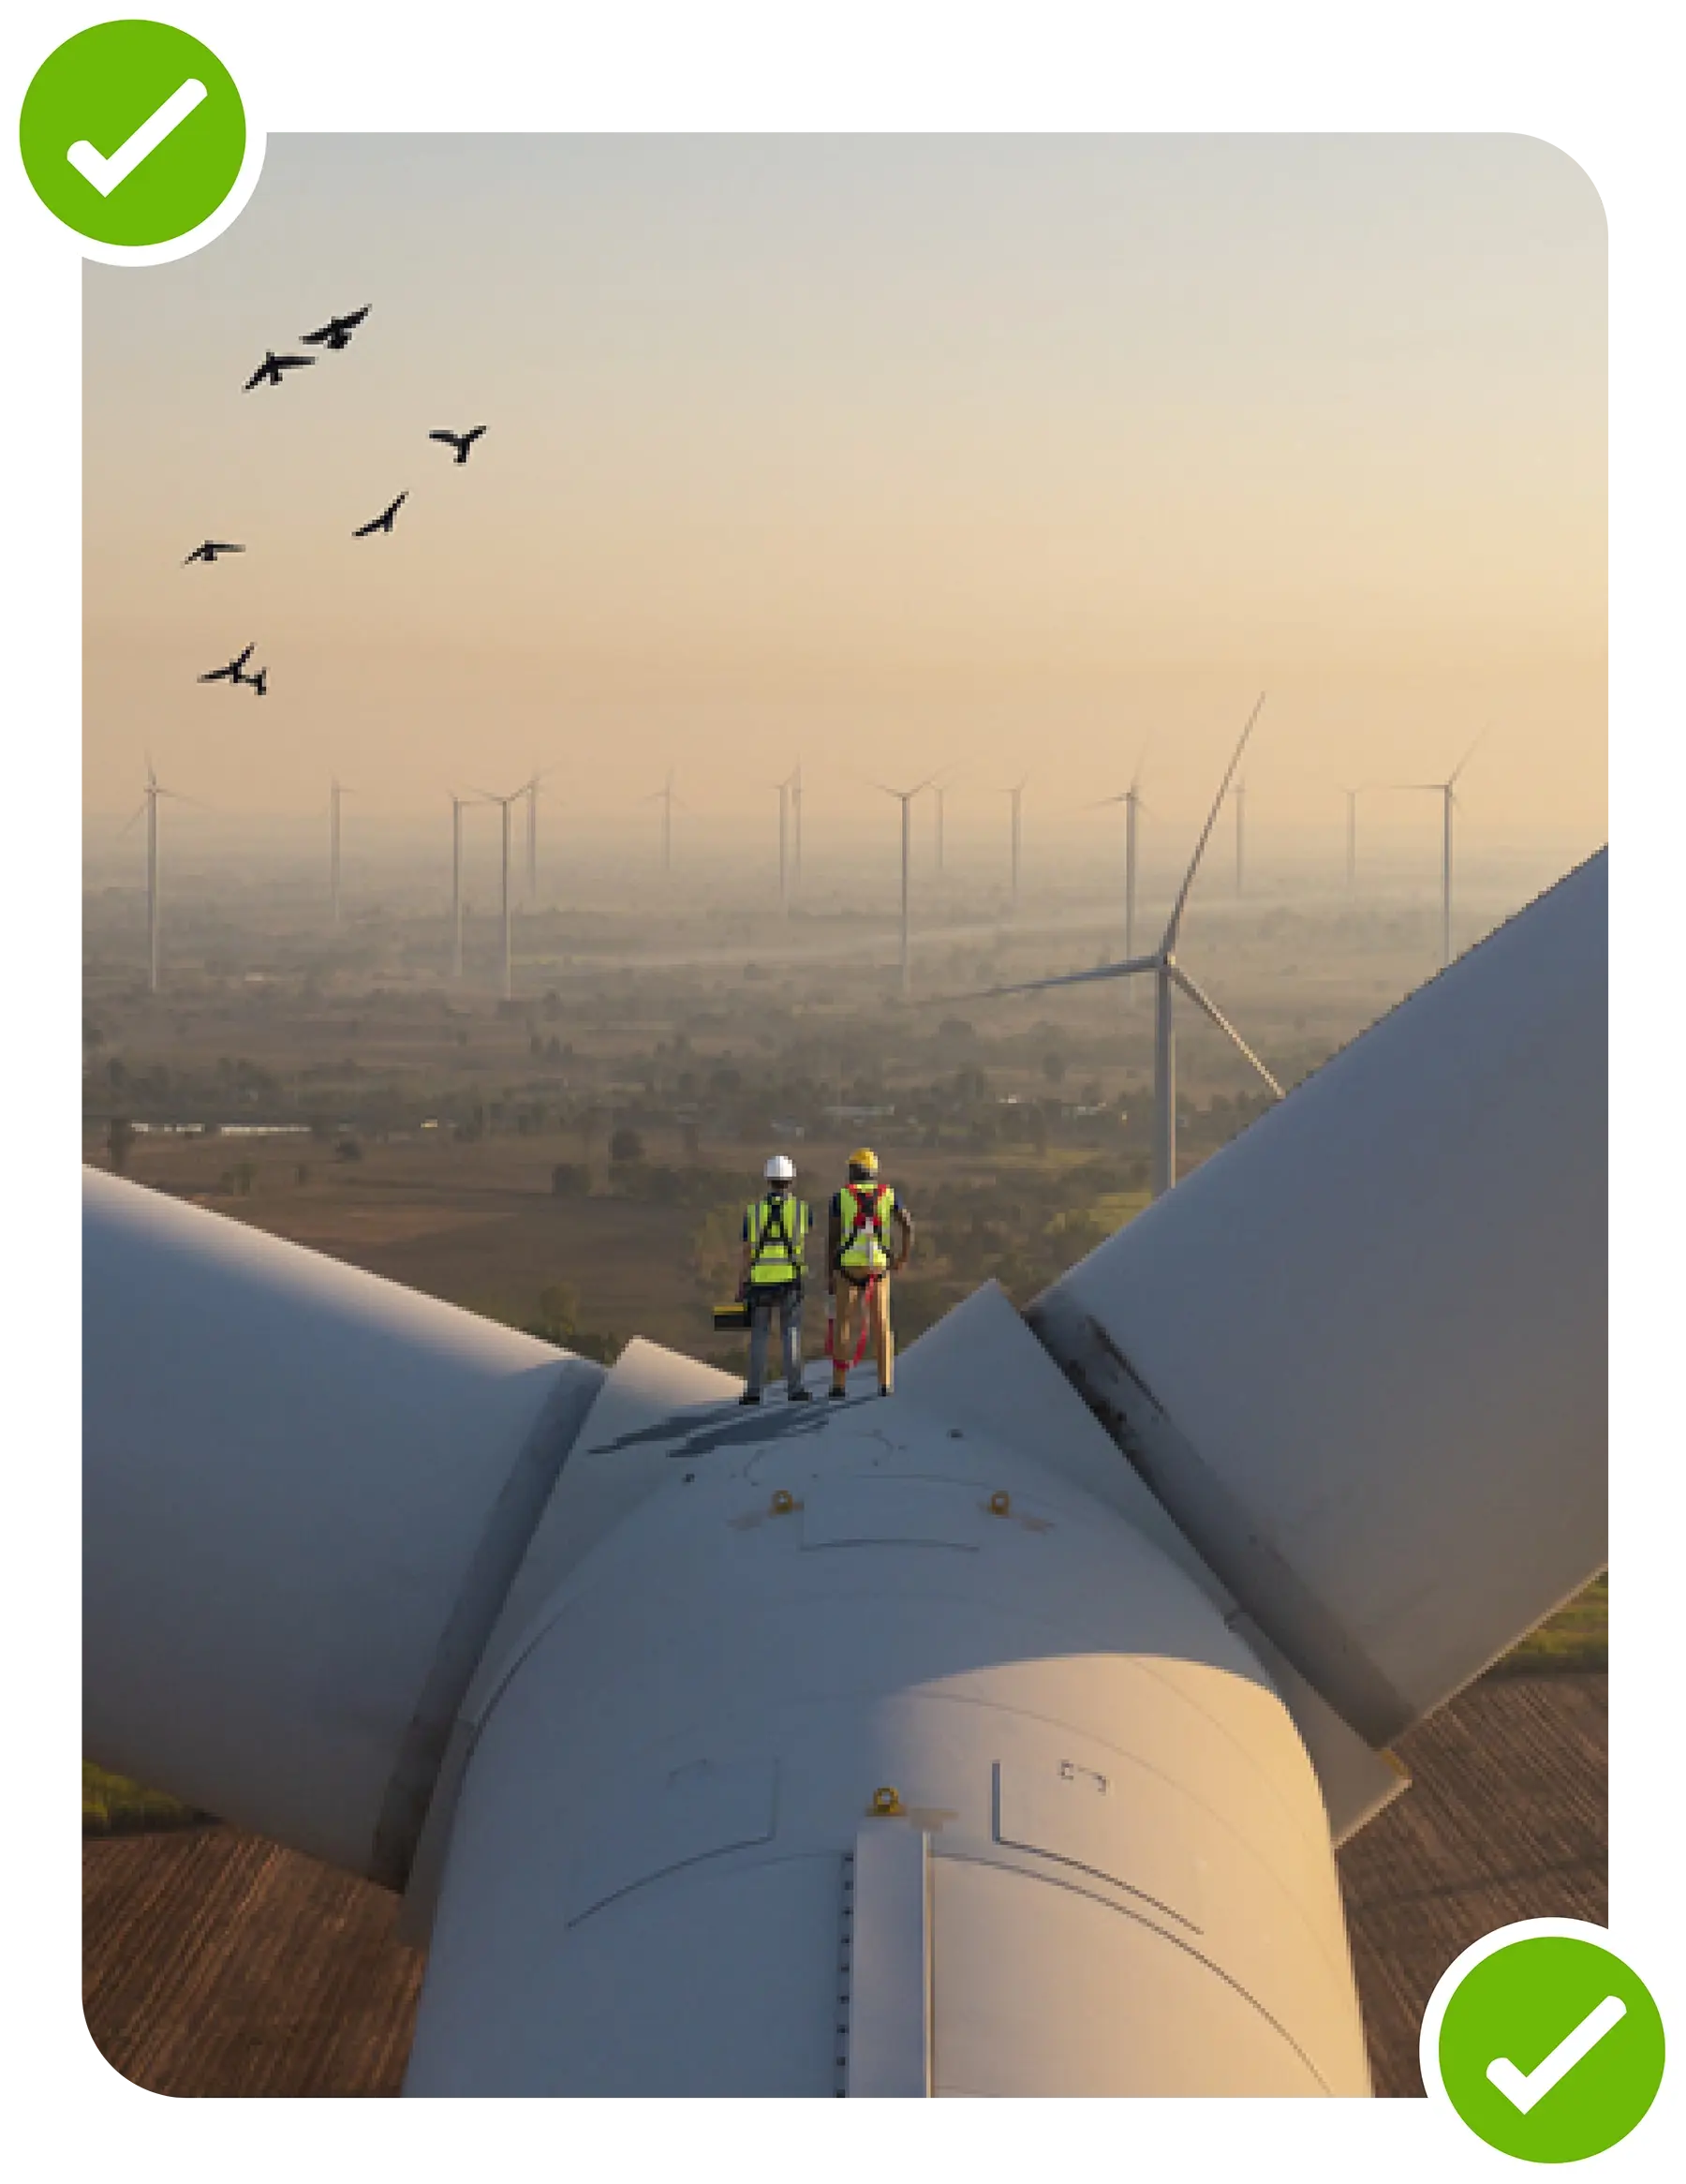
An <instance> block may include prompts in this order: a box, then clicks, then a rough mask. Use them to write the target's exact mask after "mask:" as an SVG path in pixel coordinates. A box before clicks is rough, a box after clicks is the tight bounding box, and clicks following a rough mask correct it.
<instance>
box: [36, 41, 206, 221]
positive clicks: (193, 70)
mask: <svg viewBox="0 0 1686 2184" xmlns="http://www.w3.org/2000/svg"><path fill="white" fill-rule="evenodd" d="M191 83H199V84H202V85H203V87H204V93H205V96H204V97H202V98H200V100H199V101H198V103H197V104H195V105H194V106H192V108H191V110H190V111H187V110H185V103H184V102H185V92H184V87H185V86H186V85H188V84H191ZM178 95H182V100H180V101H178V104H179V105H180V106H181V108H182V111H181V118H180V119H179V120H175V121H174V125H173V126H170V127H169V128H168V130H167V132H166V133H163V134H161V135H160V137H159V141H157V142H156V143H155V144H150V143H149V136H148V134H143V133H142V132H150V131H152V130H154V129H155V126H156V118H157V117H160V116H161V115H162V114H163V113H164V110H165V109H166V107H167V105H168V102H169V101H170V100H171V99H172V98H177V97H178ZM171 111H172V112H173V111H176V110H171ZM18 143H19V148H20V150H21V151H22V155H23V165H24V169H25V171H27V173H28V175H29V179H30V181H31V182H32V183H33V184H34V186H35V191H36V195H37V197H38V198H39V199H40V201H41V202H42V203H43V204H44V205H45V206H46V207H47V209H48V211H49V212H50V213H53V214H56V215H57V216H58V217H59V218H60V219H61V220H63V221H64V223H65V225H66V226H67V228H74V229H75V230H76V232H77V233H78V234H79V235H87V236H90V237H91V238H92V239H93V240H94V241H95V242H96V243H119V244H128V245H136V246H140V245H146V244H152V243H170V242H173V241H174V240H175V238H176V237H177V236H178V235H185V234H186V233H187V232H188V230H190V229H192V228H197V227H198V226H199V225H200V222H201V221H204V220H208V219H209V218H210V216H211V215H212V214H213V213H214V212H215V210H216V208H217V206H218V205H220V204H221V203H222V201H223V200H224V199H225V198H226V197H227V196H228V194H229V191H230V190H231V189H232V188H233V186H234V184H235V181H236V179H237V178H238V176H239V173H240V167H241V162H242V160H243V159H244V157H245V145H246V124H245V109H244V106H243V105H242V104H241V100H240V94H239V92H238V91H236V90H235V88H234V79H233V78H232V77H231V76H230V75H229V71H228V70H227V69H226V68H225V67H223V65H222V63H221V62H220V61H219V60H218V59H217V57H216V55H215V54H214V52H212V51H211V49H210V48H209V46H202V45H200V41H199V39H198V38H196V37H188V35H187V33H186V32H185V30H176V29H174V28H173V27H172V26H171V25H170V23H168V22H144V21H125V22H97V23H96V24H95V25H94V27H93V28H92V29H91V30H83V31H79V32H78V33H77V35H76V36H75V37H71V38H67V39H66V40H65V42H64V44H63V45H62V46H59V47H57V48H56V49H55V50H54V51H53V52H51V53H49V54H48V56H47V58H46V59H45V60H44V61H43V62H42V63H41V65H40V67H38V68H37V70H36V72H35V75H34V77H33V78H32V79H31V82H30V85H29V89H28V90H27V91H26V92H25V93H24V94H23V111H22V114H21V116H20V117H19V121H18ZM72 146H86V147H91V148H92V155H93V156H92V157H90V156H89V154H88V152H86V151H83V152H81V153H80V154H79V157H80V158H81V160H82V163H83V165H85V166H88V167H90V168H91V169H92V170H93V173H94V175H95V177H96V178H97V180H99V181H104V182H105V183H106V184H107V185H108V187H107V188H106V189H105V190H104V191H102V190H101V189H100V188H99V187H97V186H96V180H91V179H90V178H89V176H88V175H87V174H85V173H83V172H82V171H81V169H80V168H79V167H78V165H77V164H76V162H75V161H73V160H72V159H71V157H70V156H69V155H70V151H71V148H72ZM126 154H132V155H134V156H132V157H131V156H126Z"/></svg>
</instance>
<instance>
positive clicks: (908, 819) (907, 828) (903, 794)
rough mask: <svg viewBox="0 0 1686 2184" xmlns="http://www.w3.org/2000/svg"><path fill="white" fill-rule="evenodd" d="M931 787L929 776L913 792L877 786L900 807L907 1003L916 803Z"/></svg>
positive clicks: (910, 976) (903, 974) (903, 987)
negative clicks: (910, 887)
mask: <svg viewBox="0 0 1686 2184" xmlns="http://www.w3.org/2000/svg"><path fill="white" fill-rule="evenodd" d="M930 785H931V776H930V775H929V774H927V775H926V776H925V778H924V780H923V781H919V782H916V783H915V785H914V786H913V787H912V788H910V789H891V788H886V787H885V785H884V783H883V782H882V781H880V782H878V783H877V784H876V786H877V787H878V788H880V789H881V790H883V793H884V795H886V796H894V797H895V801H896V802H897V803H898V804H899V805H900V806H901V990H902V998H903V1000H904V1001H905V1000H906V999H907V997H908V995H909V994H910V992H911V991H912V989H913V955H912V929H911V926H910V922H909V903H910V896H909V874H910V870H911V867H912V852H913V831H912V809H913V799H914V797H915V796H917V795H919V793H920V791H921V790H922V789H928V788H929V787H930Z"/></svg>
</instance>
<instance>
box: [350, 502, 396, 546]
mask: <svg viewBox="0 0 1686 2184" xmlns="http://www.w3.org/2000/svg"><path fill="white" fill-rule="evenodd" d="M408 498H409V495H408V493H401V494H400V495H399V496H398V498H397V499H396V500H394V501H393V502H392V506H391V507H390V508H383V509H382V510H381V512H380V513H379V514H378V515H376V516H371V517H370V519H369V521H368V522H367V523H365V524H359V525H358V527H357V528H356V529H355V530H354V531H353V532H352V533H351V536H352V537H353V538H354V539H366V538H367V537H368V535H369V533H370V532H371V531H390V530H391V529H392V518H393V517H394V516H395V515H396V514H397V513H398V511H399V510H400V509H401V508H402V507H403V506H404V504H405V502H406V501H407V499H408Z"/></svg>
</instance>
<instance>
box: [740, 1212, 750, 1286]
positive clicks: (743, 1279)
mask: <svg viewBox="0 0 1686 2184" xmlns="http://www.w3.org/2000/svg"><path fill="white" fill-rule="evenodd" d="M748 1285H749V1212H748V1209H747V1207H746V1209H745V1211H744V1241H743V1247H742V1249H741V1250H740V1251H739V1253H738V1287H739V1288H740V1289H747V1287H748Z"/></svg>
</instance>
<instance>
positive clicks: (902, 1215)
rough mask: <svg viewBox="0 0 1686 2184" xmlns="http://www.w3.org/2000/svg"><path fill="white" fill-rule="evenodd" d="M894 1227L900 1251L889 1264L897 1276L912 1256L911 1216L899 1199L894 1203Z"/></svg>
mask: <svg viewBox="0 0 1686 2184" xmlns="http://www.w3.org/2000/svg"><path fill="white" fill-rule="evenodd" d="M895 1226H896V1227H897V1229H898V1230H899V1231H900V1234H901V1249H900V1250H899V1251H898V1252H897V1253H896V1255H895V1259H894V1260H893V1261H892V1262H891V1269H890V1270H891V1272H892V1273H895V1274H899V1273H900V1272H901V1270H902V1269H903V1268H904V1267H905V1266H906V1265H907V1263H908V1261H909V1260H910V1258H911V1257H912V1255H913V1216H912V1214H911V1213H910V1212H909V1211H908V1209H907V1208H906V1207H905V1206H904V1205H903V1204H902V1202H901V1200H900V1199H899V1198H897V1200H896V1201H895Z"/></svg>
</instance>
